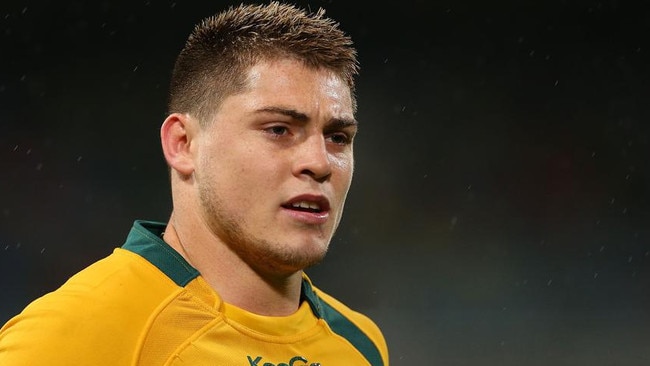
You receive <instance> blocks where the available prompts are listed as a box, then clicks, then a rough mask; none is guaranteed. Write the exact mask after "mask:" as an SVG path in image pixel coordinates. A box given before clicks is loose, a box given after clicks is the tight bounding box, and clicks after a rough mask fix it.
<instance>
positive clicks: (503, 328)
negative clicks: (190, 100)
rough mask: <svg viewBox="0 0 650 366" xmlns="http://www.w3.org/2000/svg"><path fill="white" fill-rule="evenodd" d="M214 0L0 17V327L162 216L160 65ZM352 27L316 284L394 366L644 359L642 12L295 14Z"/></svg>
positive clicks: (559, 5)
mask: <svg viewBox="0 0 650 366" xmlns="http://www.w3.org/2000/svg"><path fill="white" fill-rule="evenodd" d="M228 4H232V3H224V2H219V1H212V2H202V1H201V2H199V1H192V2H190V1H183V2H181V1H178V2H174V1H153V0H152V1H135V2H127V1H96V2H86V1H63V2H61V1H56V2H55V1H3V2H2V4H1V5H0V297H1V299H0V322H1V323H4V321H6V320H8V319H9V318H10V317H11V316H13V315H15V314H16V313H17V312H19V311H20V309H21V308H22V307H24V306H25V305H26V304H27V303H28V302H29V301H31V300H33V299H34V298H36V297H38V296H40V295H42V294H44V293H46V292H48V291H51V290H54V289H55V288H56V287H58V286H59V285H60V284H61V283H62V282H64V281H65V280H66V279H67V278H68V277H69V276H70V275H72V274H73V273H75V272H77V271H78V270H80V269H82V268H84V267H85V266H87V265H88V264H90V263H91V262H93V261H95V260H97V259H99V258H101V257H104V256H106V255H108V254H109V253H110V252H111V250H112V249H113V248H114V247H116V246H119V245H121V244H122V243H123V241H124V238H125V236H126V234H127V232H128V230H129V228H130V226H131V224H132V221H133V220H134V219H137V218H143V219H153V220H161V221H164V220H166V219H167V217H168V215H169V213H170V202H171V200H170V196H169V193H168V192H169V187H168V182H167V172H166V167H165V164H164V161H163V158H162V154H161V150H160V147H159V143H158V128H159V125H160V123H161V122H162V121H163V119H164V117H165V100H166V92H167V82H168V78H169V73H170V70H171V67H172V64H173V61H174V58H175V56H176V53H177V52H178V51H179V50H180V48H181V47H182V45H183V42H184V40H185V38H186V36H187V35H188V34H189V32H190V31H191V29H192V27H193V25H194V23H195V22H197V21H198V20H200V19H201V18H203V17H205V16H208V15H211V14H213V13H214V12H216V11H218V10H220V9H223V8H224V7H226V6H227V5H228ZM298 4H300V5H303V6H309V7H311V8H312V9H317V8H318V7H324V8H326V9H327V14H329V15H330V16H332V17H334V18H335V19H337V20H338V21H339V22H340V23H341V24H342V27H343V28H344V29H345V30H346V31H347V32H348V33H349V34H350V35H351V36H352V37H353V39H354V40H355V42H356V45H357V47H358V50H359V55H360V61H361V64H362V72H361V75H360V77H359V78H358V90H357V94H358V99H359V112H358V115H357V117H358V119H359V120H360V122H361V129H360V134H359V136H358V140H357V145H356V147H355V149H356V157H357V168H356V173H355V174H356V175H355V181H354V183H353V187H352V189H351V192H350V196H349V199H348V205H347V211H346V214H345V215H344V220H343V223H342V225H341V227H340V229H339V232H338V234H337V236H336V237H335V239H334V241H333V243H332V247H331V250H330V254H329V256H328V258H327V259H326V261H325V262H324V263H322V264H320V265H318V266H316V267H315V268H313V269H311V270H310V271H309V273H310V274H311V276H312V278H313V279H314V280H315V282H317V283H318V284H319V285H320V287H322V288H324V289H326V290H328V291H329V292H330V293H332V294H333V295H335V296H338V297H339V298H341V299H342V300H344V301H346V302H347V303H348V304H349V305H351V306H352V307H354V308H357V309H359V310H361V311H363V312H366V313H368V314H369V315H371V316H372V317H373V318H374V319H375V320H376V322H377V323H378V324H379V325H380V326H381V327H382V329H383V331H384V333H385V336H386V338H387V340H388V342H389V346H390V351H391V359H392V364H393V365H416V364H417V365H648V364H649V363H650V345H649V344H650V313H649V311H648V309H649V308H650V170H649V169H650V145H649V141H648V140H649V137H650V135H649V133H650V123H649V118H650V109H649V108H650V107H649V106H648V105H649V102H650V99H649V98H650V73H649V72H650V64H649V62H650V42H649V41H650V29H649V28H650V12H648V11H647V10H645V6H644V2H643V1H638V2H634V1H568V0H566V1H560V0H550V1H541V0H537V1H490V2H484V1H478V0H474V1H469V0H462V1H451V0H449V1H416V0H405V1H399V2H385V3H381V2H366V3H365V4H363V3H360V2H345V1H341V0H330V1H316V0H314V1H309V2H304V1H303V2H299V3H298Z"/></svg>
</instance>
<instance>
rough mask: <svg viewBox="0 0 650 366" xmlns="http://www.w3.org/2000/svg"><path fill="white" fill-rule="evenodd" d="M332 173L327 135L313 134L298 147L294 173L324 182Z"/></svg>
mask: <svg viewBox="0 0 650 366" xmlns="http://www.w3.org/2000/svg"><path fill="white" fill-rule="evenodd" d="M331 174H332V164H331V161H330V156H329V152H328V151H327V145H326V142H325V137H324V136H322V135H313V136H310V137H309V138H307V139H306V140H304V141H303V142H302V143H301V144H300V145H299V148H298V149H297V152H296V160H295V164H294V175H296V176H309V177H311V178H312V179H314V180H316V181H318V182H324V181H326V180H327V179H329V177H330V175H331Z"/></svg>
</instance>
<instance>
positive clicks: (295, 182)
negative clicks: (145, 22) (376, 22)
mask: <svg viewBox="0 0 650 366" xmlns="http://www.w3.org/2000/svg"><path fill="white" fill-rule="evenodd" d="M356 73H357V61H356V53H355V50H354V48H353V46H352V43H351V40H350V39H349V37H347V36H346V35H345V34H344V33H343V32H342V31H341V30H340V29H339V28H338V25H337V24H336V23H335V22H333V21H332V20H331V19H328V18H326V17H324V14H323V11H322V10H321V11H319V12H317V13H307V12H305V11H302V10H299V9H297V8H295V7H293V6H289V5H281V4H278V3H270V4H268V5H259V6H244V5H242V6H239V7H236V8H230V9H229V10H227V11H225V12H223V13H221V14H218V15H216V16H214V17H210V18H208V19H206V20H204V21H203V22H202V23H201V24H199V25H197V27H196V28H195V30H194V31H193V32H192V34H191V35H190V37H189V38H188V40H187V43H186V45H185V47H184V48H183V50H182V51H181V53H180V55H179V57H178V59H177V61H176V65H175V67H174V71H173V74H172V80H171V87H170V100H169V114H168V117H167V118H166V119H165V121H164V122H163V124H162V128H161V133H160V136H161V142H162V149H163V153H164V156H165V159H166V161H167V163H168V165H169V167H170V175H171V188H172V201H173V206H174V207H173V212H172V214H171V217H170V220H169V222H168V223H167V224H161V223H154V222H148V221H136V222H135V223H134V225H133V228H132V229H131V232H130V233H129V235H128V238H127V240H126V243H125V244H124V246H122V247H121V248H118V249H116V250H115V251H114V253H113V254H111V255H110V256H109V257H107V258H105V259H103V260H100V261H98V262H97V263H95V264H93V265H91V266H90V267H88V268H87V269H85V270H83V271H81V272H80V273H78V274H77V275H75V276H73V277H72V278H71V279H70V280H69V281H68V282H66V283H65V284H64V285H63V286H62V287H61V288H59V289H58V290H57V291H55V292H53V293H50V294H48V295H45V296H43V297H42V298H40V299H37V300H36V301H34V302H33V303H32V304H30V305H29V306H28V307H27V308H26V309H25V310H24V311H23V312H22V313H21V314H19V315H18V316H16V317H15V318H13V319H12V320H10V321H9V322H8V323H7V324H5V326H4V327H3V328H2V330H1V331H0V364H1V365H3V366H10V365H45V364H47V365H66V366H68V365H248V366H251V365H259V366H262V365H266V366H270V365H294V366H298V365H312V366H315V365H322V366H327V365H330V366H333V365H388V352H387V348H386V344H385V341H384V339H383V337H382V335H381V333H380V331H379V329H378V328H377V327H376V326H375V324H374V323H372V321H370V320H369V319H368V318H366V317H365V316H363V315H361V314H359V313H356V312H354V311H352V310H350V309H349V308H347V307H346V306H344V305H343V304H341V303H340V302H338V301H337V300H335V299H333V298H332V297H330V296H328V295H327V294H325V293H323V292H322V291H320V290H319V289H317V288H316V287H314V286H313V285H312V284H311V282H310V280H309V278H307V277H306V276H305V275H304V273H303V269H305V268H306V267H309V266H310V265H312V264H314V263H316V262H318V261H320V260H321V259H322V258H323V256H324V255H325V253H326V251H327V247H328V244H329V242H330V239H331V238H332V235H333V233H334V231H335V229H336V227H337V225H338V223H339V220H340V218H341V214H342V211H343V206H344V202H345V197H346V194H347V191H348V188H349V186H350V182H351V178H352V171H353V165H354V163H353V151H352V150H353V149H352V143H353V140H354V135H355V132H356V129H357V122H356V121H355V119H354V112H355V109H356V103H355V98H354V81H353V77H354V76H355V75H356Z"/></svg>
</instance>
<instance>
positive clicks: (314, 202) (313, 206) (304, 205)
mask: <svg viewBox="0 0 650 366" xmlns="http://www.w3.org/2000/svg"><path fill="white" fill-rule="evenodd" d="M282 207H284V208H286V209H289V210H296V211H302V212H314V213H319V212H320V213H322V212H327V211H329V209H330V204H329V201H328V200H327V198H325V197H324V196H319V195H300V196H297V197H294V198H292V199H290V200H289V201H287V202H286V203H284V204H282Z"/></svg>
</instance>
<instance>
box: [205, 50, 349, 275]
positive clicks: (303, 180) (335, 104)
mask: <svg viewBox="0 0 650 366" xmlns="http://www.w3.org/2000/svg"><path fill="white" fill-rule="evenodd" d="M248 76H249V84H248V85H249V88H247V89H246V90H245V91H244V92H242V93H239V94H236V95H232V96H229V97H227V98H226V99H225V100H224V101H223V103H222V104H221V106H220V107H219V110H218V112H217V113H216V115H215V117H214V119H213V120H212V121H211V122H209V124H208V125H207V126H206V127H204V128H203V130H202V131H201V133H200V136H199V138H198V144H197V152H198V163H197V166H196V170H195V172H194V173H195V174H194V176H195V179H196V183H197V187H198V193H199V198H200V201H201V209H202V211H201V212H202V217H203V219H204V221H205V223H206V224H207V226H208V227H209V229H210V230H211V231H212V233H213V235H215V236H216V238H217V239H218V240H221V241H222V242H224V243H225V244H227V245H228V246H229V247H230V248H231V250H233V251H235V252H236V253H237V254H238V255H239V256H240V257H241V258H242V259H243V260H244V261H245V262H246V263H248V265H250V266H251V267H253V268H254V269H256V270H259V271H263V272H268V273H278V274H279V273H283V274H284V273H291V272H295V271H297V270H301V269H303V268H305V267H307V266H310V265H312V264H314V263H316V262H318V261H320V260H321V259H322V258H323V256H324V255H325V253H326V251H327V247H328V245H329V242H330V239H331V238H332V235H333V233H334V231H335V229H336V227H337V225H338V223H339V221H340V219H341V214H342V212H343V205H344V203H345V197H346V195H347V192H348V189H349V187H350V182H351V179H352V171H353V167H354V161H353V153H352V141H353V138H354V135H355V133H356V129H357V126H356V122H355V120H354V116H353V111H352V102H351V95H350V89H349V88H348V86H347V84H346V83H345V82H344V81H343V80H341V79H340V78H339V77H337V76H335V75H334V74H333V73H332V72H330V71H327V70H322V69H319V70H316V69H310V68H307V67H305V66H304V65H303V64H302V63H300V62H298V61H294V60H289V59H283V60H278V61H273V62H261V63H259V64H257V65H256V66H254V67H252V68H251V70H250V71H249V74H248Z"/></svg>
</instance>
